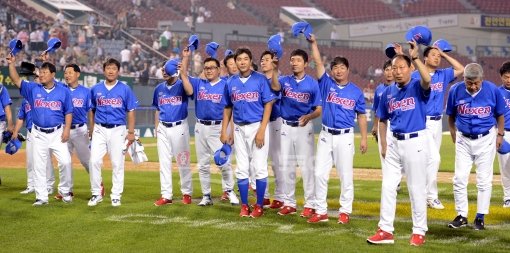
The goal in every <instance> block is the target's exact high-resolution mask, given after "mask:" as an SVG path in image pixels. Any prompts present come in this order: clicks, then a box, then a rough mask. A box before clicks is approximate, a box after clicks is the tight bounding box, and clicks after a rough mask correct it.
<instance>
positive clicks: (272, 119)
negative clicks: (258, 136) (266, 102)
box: [269, 117, 279, 122]
mask: <svg viewBox="0 0 510 253" xmlns="http://www.w3.org/2000/svg"><path fill="white" fill-rule="evenodd" d="M278 118H279V117H276V118H269V121H271V122H272V121H275V120H277V119H278Z"/></svg>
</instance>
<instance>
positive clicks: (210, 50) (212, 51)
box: [205, 41, 220, 59]
mask: <svg viewBox="0 0 510 253" xmlns="http://www.w3.org/2000/svg"><path fill="white" fill-rule="evenodd" d="M219 47H220V44H218V43H216V42H214V41H212V42H209V43H207V45H205V52H206V53H207V54H208V55H209V56H211V57H212V58H215V59H216V58H217V52H216V51H218V48H219Z"/></svg>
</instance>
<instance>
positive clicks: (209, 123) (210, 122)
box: [197, 119, 221, 126]
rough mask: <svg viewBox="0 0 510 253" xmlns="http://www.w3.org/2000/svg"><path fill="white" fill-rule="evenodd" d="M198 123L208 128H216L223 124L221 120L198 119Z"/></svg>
mask: <svg viewBox="0 0 510 253" xmlns="http://www.w3.org/2000/svg"><path fill="white" fill-rule="evenodd" d="M197 121H198V123H200V124H202V125H206V126H215V125H219V124H221V120H201V119H197Z"/></svg>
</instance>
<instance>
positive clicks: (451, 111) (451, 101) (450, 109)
mask: <svg viewBox="0 0 510 253" xmlns="http://www.w3.org/2000/svg"><path fill="white" fill-rule="evenodd" d="M457 85H458V84H454V85H453V86H452V87H451V88H450V92H448V100H447V101H446V115H450V116H455V114H456V113H455V93H456V92H457Z"/></svg>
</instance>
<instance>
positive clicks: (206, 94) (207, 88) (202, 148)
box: [180, 50, 239, 206]
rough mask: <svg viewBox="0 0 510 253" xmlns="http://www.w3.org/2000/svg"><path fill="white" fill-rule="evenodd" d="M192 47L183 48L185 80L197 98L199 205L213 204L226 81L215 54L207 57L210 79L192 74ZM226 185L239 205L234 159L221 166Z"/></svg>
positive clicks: (224, 190) (233, 201) (206, 65)
mask: <svg viewBox="0 0 510 253" xmlns="http://www.w3.org/2000/svg"><path fill="white" fill-rule="evenodd" d="M189 55H190V51H189V50H184V51H183V58H182V66H181V72H180V76H181V80H182V83H183V87H184V90H185V92H186V94H187V95H189V96H192V99H194V100H195V111H196V117H197V124H196V125H195V148H196V152H197V160H198V175H199V178H200V185H201V187H202V195H203V197H202V200H201V201H200V203H198V205H199V206H207V205H212V204H213V202H212V199H211V172H210V164H211V156H212V155H213V154H214V152H216V150H218V149H220V148H221V146H222V143H221V141H220V138H219V137H220V134H221V120H223V108H224V107H225V106H224V105H223V104H222V103H221V102H222V97H223V93H224V91H225V85H226V83H227V82H226V81H225V80H223V79H221V78H220V62H219V61H218V60H217V59H215V58H206V59H205V60H204V62H203V63H204V74H205V78H206V79H200V78H194V77H188V71H187V70H188V63H189ZM220 170H221V175H222V181H221V182H222V189H223V192H227V195H228V199H229V200H230V203H231V204H232V205H239V199H238V198H237V196H236V194H235V192H234V191H233V189H234V177H233V171H232V166H231V164H230V160H229V161H227V162H226V163H225V164H224V165H223V166H221V167H220Z"/></svg>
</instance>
